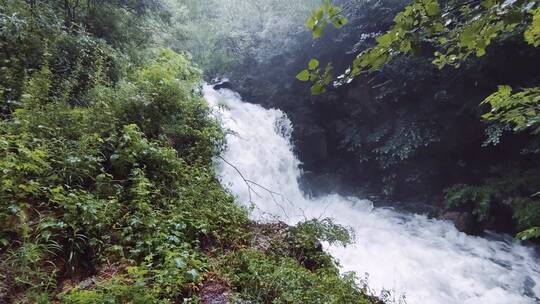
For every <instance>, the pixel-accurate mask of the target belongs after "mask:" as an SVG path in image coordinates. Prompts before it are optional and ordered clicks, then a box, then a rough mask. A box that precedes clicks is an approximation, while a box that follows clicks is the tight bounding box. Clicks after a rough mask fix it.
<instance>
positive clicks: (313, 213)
mask: <svg viewBox="0 0 540 304" xmlns="http://www.w3.org/2000/svg"><path fill="white" fill-rule="evenodd" d="M203 91H204V95H205V97H206V99H207V100H208V102H209V103H210V105H211V106H212V107H213V108H214V109H215V110H214V112H215V113H216V116H217V117H218V118H219V119H220V121H221V123H222V125H223V127H224V128H225V129H227V130H229V131H230V134H229V135H228V136H227V144H228V149H227V151H226V152H225V153H224V154H223V159H224V160H225V161H227V162H229V163H230V164H232V165H234V167H235V168H234V167H232V166H231V165H229V164H226V163H225V162H224V161H220V162H219V170H218V172H219V175H220V179H221V181H222V183H223V184H224V185H225V187H227V188H229V189H230V190H231V192H232V193H233V194H235V195H236V196H237V197H238V199H239V201H240V202H249V201H250V196H251V201H253V204H254V205H255V206H254V211H253V215H252V216H253V218H254V219H258V220H270V219H280V220H283V221H285V222H287V223H289V224H294V223H296V222H298V221H301V220H304V219H310V218H322V217H330V218H334V219H335V220H336V222H337V223H340V224H343V225H345V226H349V227H352V228H353V230H354V232H355V236H356V241H355V243H354V244H353V245H349V246H348V247H346V248H341V247H333V246H326V250H328V251H329V252H330V253H331V254H332V255H333V256H335V257H336V258H337V259H338V260H339V261H340V264H341V266H342V270H343V271H355V272H356V273H357V274H358V275H360V276H364V274H365V273H368V274H369V286H370V287H371V288H373V289H374V290H376V291H378V292H379V291H381V290H383V289H386V290H392V291H393V292H394V293H395V294H398V295H405V297H406V302H407V303H409V304H413V303H423V304H431V303H433V304H454V303H455V304H462V303H471V304H472V303H474V304H478V303H486V304H519V303H540V300H539V298H540V267H539V265H538V261H537V256H536V254H535V253H534V251H533V250H532V249H531V248H527V247H525V246H522V245H520V244H518V243H517V242H514V241H512V239H511V238H509V237H501V236H494V237H492V238H490V239H488V238H482V237H475V236H469V235H466V234H464V233H461V232H459V231H457V230H456V229H455V228H454V226H453V225H452V224H451V223H450V222H448V221H440V220H435V219H428V218H427V217H426V216H423V215H416V214H407V213H401V212H397V211H394V210H391V209H388V208H373V206H372V203H371V202H369V201H367V200H361V199H358V198H352V197H342V196H339V195H328V196H325V197H322V198H317V199H311V198H308V197H305V196H304V194H303V193H302V191H301V190H300V188H299V185H298V182H297V180H298V177H299V176H300V174H301V172H300V169H299V168H298V165H299V161H298V159H297V158H296V157H295V156H294V154H293V152H292V147H291V143H290V141H289V139H290V134H291V131H292V125H291V123H290V121H289V120H288V119H287V118H286V116H285V115H284V114H283V113H282V112H281V111H279V110H275V109H271V110H267V109H264V108H262V107H260V106H258V105H253V104H248V103H244V102H242V100H241V99H240V96H239V95H238V94H236V93H234V92H232V91H229V90H220V91H215V90H214V89H213V88H212V87H211V86H208V85H205V86H204V88H203ZM237 170H238V171H240V172H241V174H242V176H241V175H240V174H239V172H238V171H237ZM244 179H246V180H249V181H251V182H249V183H250V184H251V187H252V189H253V191H248V187H247V186H246V181H245V180H244ZM263 187H264V188H263ZM268 190H271V191H273V192H274V193H272V192H269V191H268Z"/></svg>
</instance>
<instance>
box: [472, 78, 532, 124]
mask: <svg viewBox="0 0 540 304" xmlns="http://www.w3.org/2000/svg"><path fill="white" fill-rule="evenodd" d="M482 104H489V105H490V106H491V112H489V113H486V114H484V115H483V116H482V117H483V118H484V119H485V120H488V121H497V122H502V123H504V124H508V125H511V126H513V127H514V131H515V132H520V131H523V130H526V129H533V132H534V133H535V134H538V133H539V132H540V126H538V124H539V123H540V115H539V110H540V88H530V89H524V90H523V91H522V92H518V93H514V94H513V93H512V88H511V87H510V86H499V89H498V90H497V92H495V93H493V94H491V95H490V96H489V97H487V98H486V99H485V100H484V101H483V102H482Z"/></svg>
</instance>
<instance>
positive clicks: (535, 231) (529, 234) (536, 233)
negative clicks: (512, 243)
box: [516, 227, 540, 240]
mask: <svg viewBox="0 0 540 304" xmlns="http://www.w3.org/2000/svg"><path fill="white" fill-rule="evenodd" d="M516 237H517V238H518V239H520V240H528V239H532V238H537V237H540V228H539V227H533V228H530V229H527V230H524V231H522V232H520V233H518V234H517V235H516Z"/></svg>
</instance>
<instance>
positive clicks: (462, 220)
mask: <svg viewBox="0 0 540 304" xmlns="http://www.w3.org/2000/svg"><path fill="white" fill-rule="evenodd" d="M441 218H443V219H447V220H451V221H452V222H454V225H455V226H456V228H457V229H458V230H459V231H462V232H465V233H474V232H475V229H474V219H473V217H472V215H471V214H470V213H468V212H460V211H446V212H444V213H443V214H442V216H441Z"/></svg>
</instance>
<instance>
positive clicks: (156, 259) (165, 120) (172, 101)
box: [0, 50, 247, 298]
mask: <svg viewBox="0 0 540 304" xmlns="http://www.w3.org/2000/svg"><path fill="white" fill-rule="evenodd" d="M134 75H135V76H134V77H133V79H132V80H131V79H125V80H123V81H121V82H120V83H118V84H117V85H115V86H112V87H108V86H103V85H96V86H94V87H93V88H91V89H90V90H89V94H87V97H86V98H87V102H86V104H88V106H85V107H77V106H75V107H74V106H72V105H70V104H69V103H70V102H69V100H62V99H57V98H55V97H54V96H55V94H54V93H55V90H57V88H56V87H50V86H49V85H40V84H48V83H50V81H49V80H50V78H52V77H53V76H52V74H51V73H50V70H49V69H48V68H47V67H45V68H43V69H42V70H41V71H40V72H38V73H35V74H34V76H33V77H32V78H31V79H30V80H29V81H28V82H27V84H26V85H25V93H24V94H23V96H22V104H23V107H21V108H19V109H16V110H15V111H14V113H13V114H12V116H11V117H10V118H8V119H5V120H3V121H1V125H2V130H1V131H0V154H1V155H2V157H1V159H2V161H0V169H1V170H0V171H1V173H0V175H1V180H2V183H1V185H0V197H1V202H2V204H0V218H2V221H1V223H2V224H1V227H0V228H1V239H2V240H3V242H2V248H3V254H2V255H3V257H4V259H3V261H2V262H1V265H0V268H2V269H6V270H7V272H8V273H9V274H10V276H12V277H13V280H12V281H11V282H13V283H12V285H11V286H10V287H9V288H10V289H11V290H14V289H27V288H33V289H37V290H40V291H47V290H53V289H54V287H55V279H54V273H55V270H54V269H55V267H54V265H55V264H56V263H65V264H66V266H67V267H66V271H67V272H68V274H69V273H77V272H79V271H82V270H83V269H85V268H92V267H94V266H92V265H94V264H96V263H99V261H100V260H107V259H110V258H112V256H115V255H116V256H119V257H121V258H127V259H129V260H131V261H133V263H140V262H142V261H143V260H144V259H145V258H148V257H151V261H152V263H148V265H151V266H145V267H147V268H148V269H147V271H148V273H150V274H152V280H153V281H152V282H154V284H155V286H158V287H159V288H160V289H163V290H164V291H163V292H161V291H160V292H158V294H159V296H160V297H161V298H167V297H168V298H174V297H176V296H178V294H175V292H178V291H179V290H182V289H181V286H184V285H186V284H187V283H189V282H198V281H200V277H201V275H200V273H201V272H203V271H204V266H203V265H204V261H203V260H204V259H202V258H200V257H199V258H197V257H193V258H192V257H191V254H190V255H188V256H185V257H184V256H178V254H180V252H181V251H179V250H183V251H186V252H193V249H192V248H197V247H198V246H199V242H200V240H202V239H211V240H213V242H215V243H217V244H219V243H220V242H231V241H233V240H235V239H237V238H239V237H241V236H242V231H243V229H244V228H243V227H244V226H245V223H246V222H247V217H246V212H245V211H244V210H243V209H242V208H240V207H238V206H237V205H236V204H235V203H234V200H233V199H232V197H230V196H229V195H228V194H227V193H225V192H224V191H223V189H222V188H221V186H220V185H219V183H218V182H217V181H216V179H215V178H214V175H213V169H212V157H213V155H215V153H216V152H217V151H218V150H219V144H220V143H221V142H222V139H223V135H222V133H221V130H220V129H219V127H218V125H217V124H216V122H215V121H213V120H211V118H210V116H209V112H208V111H209V110H208V106H207V105H206V103H205V102H204V100H203V99H202V98H201V96H200V95H199V94H198V93H196V91H195V89H196V87H197V85H198V83H199V82H200V78H199V77H200V73H199V72H198V70H196V69H194V68H193V67H192V66H191V65H190V63H189V61H188V60H187V59H186V57H184V56H182V55H178V54H175V53H173V52H172V51H168V50H160V51H158V52H157V53H156V55H155V57H153V58H152V59H150V60H148V61H147V63H146V64H145V65H144V66H142V67H141V68H139V69H136V70H135V72H134ZM62 89H63V88H62V86H60V88H59V90H62ZM66 125H67V126H69V127H68V128H66V127H65V126H66ZM118 246H120V247H119V248H121V250H119V251H113V252H111V251H110V249H111V248H117V247H118ZM172 252H174V254H172ZM111 255H112V256H111ZM184 258H185V260H186V261H185V267H184V268H178V267H176V266H175V267H176V268H174V269H175V271H173V272H171V271H172V270H171V268H173V267H172V264H174V263H176V262H174V261H177V262H178V263H180V262H179V261H180V259H184ZM47 261H51V262H50V263H47ZM51 267H52V270H51ZM158 287H156V288H158ZM126 292H128V291H126Z"/></svg>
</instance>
